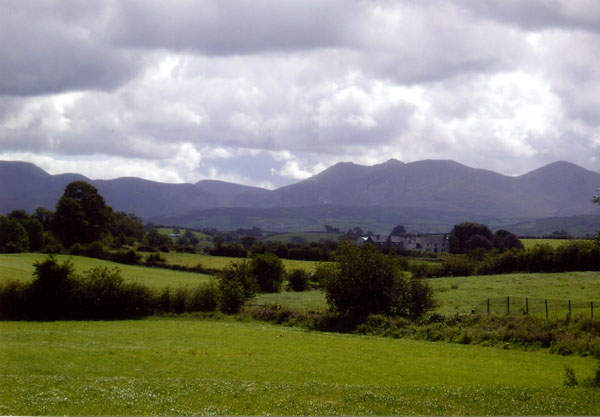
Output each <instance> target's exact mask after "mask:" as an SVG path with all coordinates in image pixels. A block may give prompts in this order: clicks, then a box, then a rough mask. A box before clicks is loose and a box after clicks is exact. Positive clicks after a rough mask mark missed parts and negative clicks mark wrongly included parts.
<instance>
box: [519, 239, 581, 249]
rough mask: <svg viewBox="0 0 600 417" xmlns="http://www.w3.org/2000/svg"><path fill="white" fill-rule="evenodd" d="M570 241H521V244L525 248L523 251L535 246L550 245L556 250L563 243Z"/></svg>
mask: <svg viewBox="0 0 600 417" xmlns="http://www.w3.org/2000/svg"><path fill="white" fill-rule="evenodd" d="M570 241H571V240H570V239H521V243H523V246H525V249H531V248H533V247H534V246H535V245H550V246H552V247H553V248H556V247H558V246H560V245H564V244H565V243H569V242H570Z"/></svg>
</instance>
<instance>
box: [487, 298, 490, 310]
mask: <svg viewBox="0 0 600 417" xmlns="http://www.w3.org/2000/svg"><path fill="white" fill-rule="evenodd" d="M487 313H488V314H490V299H489V298H488V299H487Z"/></svg>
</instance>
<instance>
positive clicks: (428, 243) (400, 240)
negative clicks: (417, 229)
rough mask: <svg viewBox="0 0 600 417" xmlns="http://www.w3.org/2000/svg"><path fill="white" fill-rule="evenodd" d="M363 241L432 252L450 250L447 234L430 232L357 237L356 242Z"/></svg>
mask: <svg viewBox="0 0 600 417" xmlns="http://www.w3.org/2000/svg"><path fill="white" fill-rule="evenodd" d="M365 242H368V243H371V244H373V245H375V246H377V247H379V248H387V249H405V250H420V251H425V252H433V253H439V252H448V251H449V250H450V244H449V242H448V235H447V234H431V235H423V236H417V237H401V236H391V235H390V236H385V235H371V236H367V237H361V238H359V239H358V240H357V242H356V243H357V244H358V245H361V244H362V243H365Z"/></svg>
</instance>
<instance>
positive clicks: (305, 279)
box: [288, 269, 309, 292]
mask: <svg viewBox="0 0 600 417" xmlns="http://www.w3.org/2000/svg"><path fill="white" fill-rule="evenodd" d="M288 282H289V286H290V288H291V289H292V290H293V291H297V292H301V291H306V290H307V289H308V287H309V274H308V273H307V272H306V271H305V270H303V269H294V270H293V271H292V272H290V273H289V274H288Z"/></svg>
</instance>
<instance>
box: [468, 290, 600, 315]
mask: <svg viewBox="0 0 600 417" xmlns="http://www.w3.org/2000/svg"><path fill="white" fill-rule="evenodd" d="M473 312H474V313H475V314H496V315H507V316H522V315H533V316H536V317H545V318H546V319H555V318H565V317H567V316H568V317H575V316H582V317H589V318H591V319H592V320H593V319H594V318H600V301H574V300H550V299H547V298H527V297H509V296H507V297H498V298H488V299H486V300H484V301H483V302H481V303H479V304H478V305H477V306H476V307H475V309H474V310H473Z"/></svg>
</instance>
